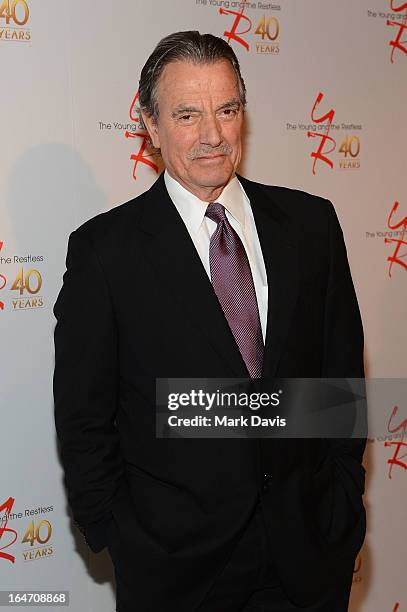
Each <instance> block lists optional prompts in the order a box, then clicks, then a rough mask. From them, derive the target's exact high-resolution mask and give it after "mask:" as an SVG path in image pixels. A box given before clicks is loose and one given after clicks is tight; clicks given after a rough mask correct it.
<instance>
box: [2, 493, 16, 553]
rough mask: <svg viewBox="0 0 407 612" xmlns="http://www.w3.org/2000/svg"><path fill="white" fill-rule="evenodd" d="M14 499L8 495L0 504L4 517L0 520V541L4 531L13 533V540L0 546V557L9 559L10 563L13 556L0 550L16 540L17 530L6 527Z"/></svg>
mask: <svg viewBox="0 0 407 612" xmlns="http://www.w3.org/2000/svg"><path fill="white" fill-rule="evenodd" d="M14 501H15V500H14V498H13V497H9V498H8V500H7V501H6V502H4V504H2V505H1V506H0V512H2V510H5V514H4V517H3V518H2V519H1V520H0V542H1V539H2V537H3V535H4V533H5V532H7V533H13V534H14V540H12V542H9V543H8V544H5V545H4V546H1V547H0V559H6V560H7V561H10V562H11V563H14V562H15V557H14V556H13V555H10V554H8V553H4V552H2V550H4V549H5V548H8V547H9V546H11V545H12V544H14V542H15V541H16V540H17V531H15V530H14V529H8V528H7V521H8V519H9V516H10V512H11V509H12V507H13V504H14Z"/></svg>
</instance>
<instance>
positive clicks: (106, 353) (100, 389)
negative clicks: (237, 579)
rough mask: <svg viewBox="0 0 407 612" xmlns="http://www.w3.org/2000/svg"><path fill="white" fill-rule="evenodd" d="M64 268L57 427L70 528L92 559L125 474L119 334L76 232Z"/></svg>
mask: <svg viewBox="0 0 407 612" xmlns="http://www.w3.org/2000/svg"><path fill="white" fill-rule="evenodd" d="M66 265H67V271H66V272H65V275H64V283H63V287H62V289H61V292H60V294H59V296H58V299H57V302H56V304H55V306H54V314H55V317H56V319H57V325H56V328H55V372H54V402H55V424H56V431H57V436H58V439H59V442H60V455H61V461H62V465H63V468H64V471H65V482H66V487H67V492H68V501H69V503H70V506H71V508H72V513H73V517H74V521H75V524H76V525H77V527H78V528H79V529H80V530H81V531H82V532H83V533H84V535H85V540H86V542H87V543H88V545H89V546H90V548H91V549H92V550H93V551H94V552H98V551H99V550H101V549H102V548H104V546H105V545H106V531H107V528H108V525H109V524H111V521H112V518H111V517H112V515H111V512H110V506H111V503H112V499H113V497H114V495H115V492H116V490H117V488H118V486H119V481H120V478H121V475H122V473H123V466H122V459H121V455H120V448H119V439H118V435H117V431H116V429H115V425H114V417H115V413H116V408H117V380H118V377H117V329H116V327H115V320H114V315H113V310H112V301H111V296H110V294H109V286H108V282H107V279H106V277H105V274H104V271H103V268H102V265H101V263H100V261H99V258H98V256H97V253H96V251H95V249H94V248H93V246H92V244H90V243H89V242H88V240H87V239H86V238H83V237H82V236H81V235H80V233H79V232H78V231H76V232H74V233H73V234H71V236H70V239H69V244H68V254H67V260H66Z"/></svg>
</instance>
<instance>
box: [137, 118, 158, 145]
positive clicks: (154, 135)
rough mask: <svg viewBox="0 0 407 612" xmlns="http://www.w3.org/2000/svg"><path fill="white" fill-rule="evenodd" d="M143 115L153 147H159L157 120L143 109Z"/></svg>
mask: <svg viewBox="0 0 407 612" xmlns="http://www.w3.org/2000/svg"><path fill="white" fill-rule="evenodd" d="M141 116H142V117H143V122H144V125H145V126H146V128H147V132H148V135H149V136H150V140H151V142H152V143H153V147H155V148H156V149H159V148H160V139H159V137H158V130H157V122H156V121H155V119H153V117H151V116H149V115H146V113H145V112H144V111H141Z"/></svg>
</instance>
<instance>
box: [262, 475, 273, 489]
mask: <svg viewBox="0 0 407 612" xmlns="http://www.w3.org/2000/svg"><path fill="white" fill-rule="evenodd" d="M270 481H271V474H263V486H262V489H263V492H264V493H265V492H266V491H267V490H268V488H269V485H270Z"/></svg>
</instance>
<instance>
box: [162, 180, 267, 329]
mask: <svg viewBox="0 0 407 612" xmlns="http://www.w3.org/2000/svg"><path fill="white" fill-rule="evenodd" d="M164 181H165V186H166V188H167V191H168V193H169V196H170V198H171V200H172V201H173V203H174V205H175V207H176V209H177V210H178V212H179V214H180V216H181V218H182V220H183V222H184V223H185V226H186V228H187V230H188V232H189V235H190V236H191V239H192V242H193V243H194V245H195V248H196V250H197V252H198V255H199V257H200V258H201V261H202V264H203V266H204V268H205V270H206V273H207V274H208V276H209V278H211V270H210V265H209V242H210V238H211V236H212V234H213V232H214V231H215V229H216V227H217V224H216V222H215V221H213V220H212V219H209V217H206V216H205V212H206V209H207V207H208V202H203V201H202V200H200V199H199V198H197V197H196V196H195V195H194V194H192V193H191V192H190V191H188V190H187V189H185V187H183V186H182V185H181V184H180V183H178V181H176V180H175V179H174V178H173V177H172V176H171V175H170V174H169V173H168V172H167V170H166V171H165V173H164ZM216 202H219V203H220V204H222V205H223V206H224V207H225V209H226V216H227V218H228V221H229V223H230V224H231V226H232V227H233V229H234V230H235V231H236V233H237V234H238V236H239V238H240V240H241V241H242V243H243V246H244V248H245V251H246V254H247V258H248V260H249V265H250V269H251V273H252V277H253V283H254V289H255V291H256V298H257V304H258V308H259V315H260V324H261V329H262V333H263V340H264V341H265V338H266V324H267V306H268V290H267V289H268V287H267V274H266V267H265V265H264V259H263V253H262V251H261V247H260V241H259V237H258V235H257V230H256V225H255V222H254V217H253V211H252V208H251V206H250V201H249V198H248V197H247V195H246V193H245V191H244V189H243V187H242V185H241V184H240V182H239V180H238V178H237V177H236V176H235V177H234V178H233V179H232V180H231V181H230V182H229V183H228V184H227V185H226V187H225V188H224V190H223V191H222V193H221V195H220V196H219V197H218V198H217V199H216Z"/></svg>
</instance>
